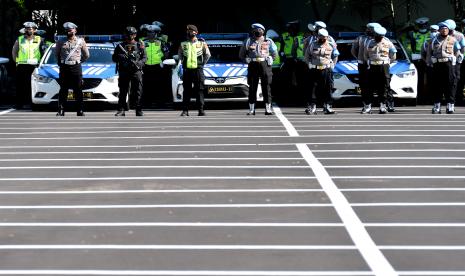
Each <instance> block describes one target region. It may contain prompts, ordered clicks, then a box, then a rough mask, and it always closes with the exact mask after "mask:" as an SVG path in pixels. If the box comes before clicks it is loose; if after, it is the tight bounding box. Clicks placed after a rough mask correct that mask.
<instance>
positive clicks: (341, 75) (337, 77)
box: [333, 73, 344, 80]
mask: <svg viewBox="0 0 465 276" xmlns="http://www.w3.org/2000/svg"><path fill="white" fill-rule="evenodd" d="M333 77H334V79H336V80H338V79H340V78H342V77H344V74H341V73H334V74H333Z"/></svg>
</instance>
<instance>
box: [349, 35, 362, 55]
mask: <svg viewBox="0 0 465 276" xmlns="http://www.w3.org/2000/svg"><path fill="white" fill-rule="evenodd" d="M359 40H360V37H358V38H357V39H356V40H355V41H354V43H352V48H351V49H350V53H351V54H352V56H354V58H358V50H359V47H358V44H359Z"/></svg>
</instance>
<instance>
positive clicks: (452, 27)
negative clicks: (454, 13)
mask: <svg viewBox="0 0 465 276" xmlns="http://www.w3.org/2000/svg"><path fill="white" fill-rule="evenodd" d="M444 22H445V23H447V25H448V26H449V30H452V31H453V30H455V28H457V24H456V23H455V21H454V20H452V19H447V20H446V21H444Z"/></svg>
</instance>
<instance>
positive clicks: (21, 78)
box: [16, 64, 36, 107]
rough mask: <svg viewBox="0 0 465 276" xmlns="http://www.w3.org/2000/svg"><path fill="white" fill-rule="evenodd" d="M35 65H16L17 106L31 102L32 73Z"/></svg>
mask: <svg viewBox="0 0 465 276" xmlns="http://www.w3.org/2000/svg"><path fill="white" fill-rule="evenodd" d="M35 68H36V66H35V65H30V64H18V66H16V106H17V107H21V106H23V105H25V104H30V103H31V75H32V72H33V71H34V69H35Z"/></svg>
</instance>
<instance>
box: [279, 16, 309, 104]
mask: <svg viewBox="0 0 465 276" xmlns="http://www.w3.org/2000/svg"><path fill="white" fill-rule="evenodd" d="M286 28H287V32H284V33H282V34H281V42H280V44H281V45H282V46H281V52H280V53H279V55H280V57H281V59H282V61H283V67H282V71H283V72H282V73H283V77H284V80H283V81H284V83H287V84H288V85H287V87H283V88H284V89H285V91H288V90H293V89H295V92H294V93H296V95H300V94H301V93H302V92H303V88H304V80H305V68H306V65H305V63H304V61H303V59H304V35H303V33H302V32H300V22H299V21H298V20H295V21H291V22H288V23H287V24H286Z"/></svg>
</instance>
